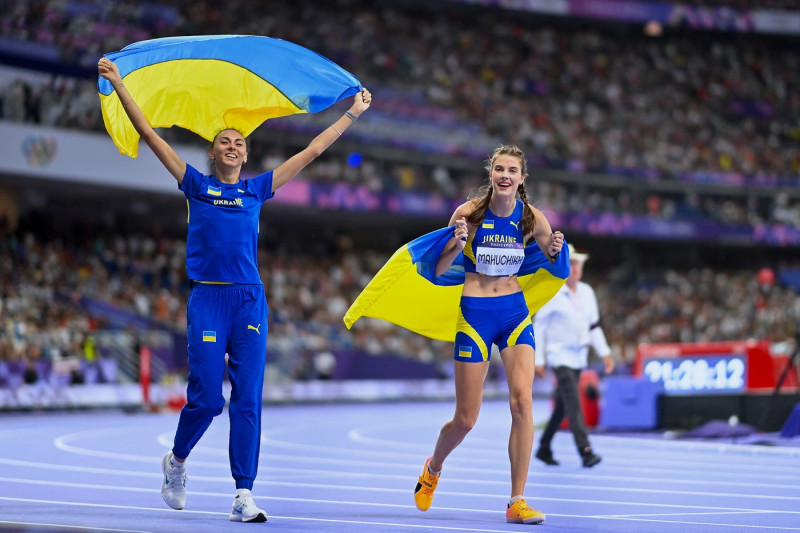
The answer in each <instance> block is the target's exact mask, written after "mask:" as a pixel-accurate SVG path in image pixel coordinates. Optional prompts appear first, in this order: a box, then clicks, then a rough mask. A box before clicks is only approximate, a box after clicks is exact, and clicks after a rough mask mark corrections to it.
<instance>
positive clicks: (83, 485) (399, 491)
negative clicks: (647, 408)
mask: <svg viewBox="0 0 800 533" xmlns="http://www.w3.org/2000/svg"><path fill="white" fill-rule="evenodd" d="M107 472H108V473H111V474H121V473H125V472H119V471H114V470H109V471H107ZM136 474H138V473H134V475H136ZM148 476H149V477H153V478H154V477H156V476H155V475H154V474H148ZM159 477H160V476H159ZM191 478H192V479H194V480H197V481H215V482H225V483H230V479H229V478H207V477H204V476H191ZM3 481H6V482H9V483H14V484H28V485H46V486H51V487H55V486H59V487H68V488H83V489H88V490H96V489H97V485H96V484H88V483H73V482H66V481H50V480H30V479H19V478H6V477H0V482H3ZM258 483H259V485H269V486H275V487H296V488H304V489H309V488H311V489H316V488H324V489H331V490H334V489H341V490H346V491H356V490H362V491H363V490H366V491H369V492H372V493H375V492H381V493H390V494H405V495H410V490H409V489H387V488H374V487H372V488H370V487H361V486H358V487H356V486H351V487H348V486H342V485H321V484H316V483H292V482H286V481H261V480H259V482H258ZM103 490H113V491H116V492H126V491H127V492H139V493H142V492H144V493H156V492H159V493H160V489H150V488H141V487H127V486H116V487H112V486H107V487H104V489H103ZM189 494H190V495H191V496H215V497H216V496H224V497H229V494H228V493H220V492H196V491H189ZM437 494H439V495H440V496H441V495H447V496H458V497H461V498H463V497H476V498H480V499H491V500H498V501H505V500H506V497H505V496H499V495H498V494H479V493H475V492H455V491H443V490H439V491H437ZM259 498H261V499H266V500H286V501H308V502H317V503H330V504H334V503H335V504H339V505H360V506H361V505H363V506H378V507H400V508H410V506H409V505H400V504H391V503H374V502H362V501H359V502H356V501H340V500H325V499H313V498H307V497H303V498H281V497H276V496H269V495H267V496H259ZM2 499H4V498H3V497H0V500H2ZM6 499H7V498H6ZM533 499H535V500H536V501H537V502H538V501H551V502H572V503H582V504H601V505H618V506H626V505H627V506H630V507H662V508H668V509H698V510H699V509H702V510H705V511H708V510H715V511H722V512H725V513H728V512H742V511H749V512H753V513H775V514H790V515H800V511H785V510H779V509H746V508H741V507H720V506H712V505H680V504H668V503H649V502H627V501H610V500H587V499H578V498H549V497H540V496H536V497H535V498H533ZM437 509H447V510H454V511H469V512H473V511H474V512H494V511H488V510H479V509H456V508H443V507H437ZM637 514H638V513H637ZM628 515H630V513H628V514H627V515H622V516H628ZM563 516H578V515H563ZM602 516H605V515H602ZM613 516H620V515H618V514H617V515H613Z"/></svg>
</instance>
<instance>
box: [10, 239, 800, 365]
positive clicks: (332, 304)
mask: <svg viewBox="0 0 800 533" xmlns="http://www.w3.org/2000/svg"><path fill="white" fill-rule="evenodd" d="M154 233H155V232H154ZM154 233H151V234H127V235H108V236H106V235H103V234H102V233H98V234H97V235H95V236H94V237H93V238H90V239H73V240H68V239H64V238H54V237H52V236H50V237H47V238H44V237H42V236H41V235H38V236H37V235H35V234H33V233H30V232H22V233H20V234H11V235H9V234H6V235H4V236H3V238H2V240H1V241H0V324H2V325H3V327H2V330H0V361H23V362H25V363H26V364H29V365H31V366H32V365H33V363H35V362H36V361H38V360H48V361H60V360H62V359H63V358H65V357H74V358H79V359H85V358H86V357H90V358H91V357H94V356H93V355H91V354H89V355H87V354H88V353H89V352H87V350H89V348H90V347H87V344H86V343H87V342H88V341H87V339H91V338H92V336H93V334H94V333H95V332H97V331H98V330H103V329H104V328H107V327H108V324H106V323H104V320H105V319H104V317H103V316H92V314H91V313H90V312H89V311H88V310H87V307H86V306H85V305H84V303H85V300H86V299H92V300H95V301H101V302H104V303H108V304H111V305H112V306H113V307H114V308H116V309H120V310H124V311H126V312H129V313H131V314H133V315H136V316H140V317H144V318H148V319H152V320H153V321H154V324H155V327H163V328H168V329H170V330H174V331H179V332H182V331H185V328H186V314H185V308H186V298H187V296H188V283H187V280H186V276H185V269H184V267H183V254H184V240H183V238H182V237H156V236H154ZM271 248H272V247H270V250H269V251H262V252H260V253H261V257H260V266H261V275H262V279H263V280H264V284H265V290H266V292H267V298H268V301H269V304H270V322H269V335H270V337H269V361H270V363H271V364H274V365H275V366H276V367H277V368H279V369H280V372H281V374H282V375H284V376H285V377H289V378H294V379H306V378H308V377H310V376H311V375H312V373H313V369H311V368H310V367H309V362H310V360H311V359H312V358H313V356H314V355H315V354H318V353H320V352H326V351H330V350H353V349H355V350H360V351H364V352H367V353H370V354H374V355H385V354H392V355H396V356H401V357H409V358H412V359H415V360H419V361H424V362H433V363H436V364H438V365H441V366H442V368H444V367H445V366H446V365H447V364H448V362H449V361H450V360H451V358H452V355H451V352H452V347H451V345H450V344H449V343H444V342H439V341H431V340H429V339H427V338H424V337H421V336H419V335H415V334H412V333H410V332H408V331H406V330H404V329H402V328H400V327H397V326H394V325H391V324H389V323H386V322H383V321H378V320H374V319H362V320H359V321H358V322H357V323H356V325H355V326H354V328H353V330H352V331H349V330H347V329H346V328H345V326H344V324H343V322H342V318H343V316H344V314H345V312H346V311H347V309H348V308H349V306H350V304H351V303H352V302H353V300H354V299H355V297H356V296H357V295H358V294H359V293H360V291H361V290H362V289H363V287H364V286H366V284H367V282H368V281H369V280H370V279H371V278H372V277H373V276H374V274H375V273H376V272H377V271H378V270H379V269H380V267H381V266H382V265H383V264H384V262H385V261H386V260H387V259H388V254H386V253H381V252H376V251H371V250H363V249H359V248H357V247H353V246H344V247H333V248H331V249H330V250H329V251H328V252H327V253H323V252H322V248H320V247H316V248H314V247H312V248H313V249H309V248H306V250H307V251H306V252H305V253H303V252H299V251H298V250H297V248H298V247H297V246H293V245H292V244H291V243H286V244H285V245H284V246H279V247H278V249H276V250H272V249H271ZM587 279H588V281H590V282H592V283H593V284H594V286H595V288H596V290H597V293H598V299H599V301H600V305H601V315H602V317H603V325H604V328H605V330H606V334H607V336H608V339H609V343H610V344H611V345H612V347H613V349H614V352H615V355H616V356H617V357H618V358H619V360H620V362H621V363H622V366H623V368H624V363H630V362H631V361H632V360H633V357H634V354H635V349H636V346H637V345H638V344H639V343H643V342H700V341H719V340H740V339H747V338H757V339H768V340H771V341H773V342H786V341H791V340H792V339H793V338H794V333H795V326H796V324H795V320H794V317H795V316H800V309H798V308H797V297H796V296H797V295H796V293H795V292H794V291H792V290H791V289H788V288H780V287H775V288H774V292H773V293H772V294H770V295H769V298H765V294H764V293H763V291H762V288H761V287H759V285H758V283H757V281H756V272H755V271H754V270H753V269H750V268H734V267H733V266H732V267H731V268H730V269H724V270H721V269H712V268H686V269H683V270H681V269H675V268H667V267H664V268H652V267H648V268H642V267H639V266H636V265H635V264H634V263H633V262H624V261H623V262H622V263H620V264H618V265H615V266H614V267H612V268H598V269H597V270H595V269H593V268H592V269H588V270H587Z"/></svg>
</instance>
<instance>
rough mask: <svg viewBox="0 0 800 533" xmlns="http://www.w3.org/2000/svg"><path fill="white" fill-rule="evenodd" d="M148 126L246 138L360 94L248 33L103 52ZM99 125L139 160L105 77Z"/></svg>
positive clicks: (349, 82) (309, 57)
mask: <svg viewBox="0 0 800 533" xmlns="http://www.w3.org/2000/svg"><path fill="white" fill-rule="evenodd" d="M105 56H106V57H108V58H109V59H111V60H112V61H114V62H115V63H116V65H117V67H119V71H120V74H121V75H122V78H123V80H124V82H125V86H126V87H127V88H128V90H129V91H130V93H131V95H133V97H134V98H135V99H136V103H137V104H139V107H141V108H142V111H143V112H144V115H145V116H146V117H147V120H148V121H149V122H150V125H151V126H153V127H154V128H168V127H170V126H180V127H182V128H186V129H188V130H191V131H193V132H195V133H196V134H198V135H200V136H201V137H203V138H204V139H207V140H208V141H211V140H212V139H213V138H214V136H215V135H216V134H217V133H219V132H220V131H222V130H224V129H227V128H235V129H237V130H239V132H240V133H241V134H242V135H244V136H245V137H247V136H248V135H250V134H251V133H252V132H253V130H255V129H256V128H257V127H258V126H259V125H261V123H262V122H264V121H265V120H267V119H269V118H275V117H281V116H285V115H291V114H293V113H316V112H317V111H321V110H323V109H325V108H327V107H329V106H330V105H332V104H334V103H335V102H338V101H339V100H342V99H343V98H346V97H348V96H352V95H354V94H356V93H357V92H359V91H360V90H361V88H362V87H361V83H360V82H359V81H358V79H356V78H355V76H353V75H352V74H350V73H349V72H347V71H346V70H344V69H342V68H341V67H339V66H338V65H336V64H335V63H333V62H332V61H330V60H328V59H326V58H324V57H322V56H321V55H319V54H317V53H316V52H312V51H311V50H308V49H307V48H303V47H302V46H299V45H297V44H294V43H290V42H288V41H284V40H281V39H274V38H270V37H258V36H252V35H205V36H192V37H167V38H163V39H152V40H149V41H141V42H138V43H134V44H131V45H129V46H126V47H125V48H123V49H122V50H120V51H119V52H112V53H109V54H105ZM97 91H98V92H99V93H100V103H101V107H102V110H103V121H104V122H105V125H106V129H107V130H108V133H109V134H110V135H111V138H112V139H113V141H114V144H116V145H117V148H119V150H120V152H121V153H123V154H127V155H129V156H131V157H136V156H137V155H138V151H139V149H138V143H139V134H138V133H136V130H135V129H134V128H133V124H132V123H131V121H130V120H129V119H128V116H127V115H126V114H125V110H124V109H123V108H122V103H121V102H120V101H119V97H118V96H117V93H116V92H114V89H113V88H112V87H111V84H110V83H109V82H108V80H106V79H105V78H102V77H100V78H99V79H98V81H97Z"/></svg>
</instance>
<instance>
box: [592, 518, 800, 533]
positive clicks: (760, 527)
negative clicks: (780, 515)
mask: <svg viewBox="0 0 800 533" xmlns="http://www.w3.org/2000/svg"><path fill="white" fill-rule="evenodd" d="M592 518H597V519H599V520H628V521H632V522H650V523H653V522H657V523H659V524H676V525H677V524H685V525H689V526H719V527H723V528H727V529H730V528H734V527H741V528H745V527H746V528H750V529H768V530H770V531H778V530H780V531H800V527H784V526H759V525H751V524H729V523H725V522H690V521H688V520H655V519H650V518H634V517H608V516H593V517H592Z"/></svg>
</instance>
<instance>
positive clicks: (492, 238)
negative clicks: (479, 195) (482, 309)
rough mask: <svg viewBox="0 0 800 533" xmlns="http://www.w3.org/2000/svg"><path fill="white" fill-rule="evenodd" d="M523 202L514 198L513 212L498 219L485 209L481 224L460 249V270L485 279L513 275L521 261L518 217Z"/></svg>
mask: <svg viewBox="0 0 800 533" xmlns="http://www.w3.org/2000/svg"><path fill="white" fill-rule="evenodd" d="M524 209H525V203H524V202H523V201H522V200H519V199H517V205H516V207H514V211H513V212H512V213H511V215H509V216H507V217H499V216H497V215H495V214H494V213H492V211H491V209H488V208H487V209H486V216H485V217H484V218H483V223H482V224H481V225H480V227H478V229H477V230H476V231H475V233H474V234H473V235H472V237H470V238H469V239H468V240H467V244H466V245H465V246H464V271H465V272H477V273H479V274H485V275H487V276H513V275H515V274H516V273H517V272H519V268H520V266H522V261H523V260H524V259H525V239H524V235H523V234H522V215H523V214H524V212H525V211H524Z"/></svg>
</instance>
